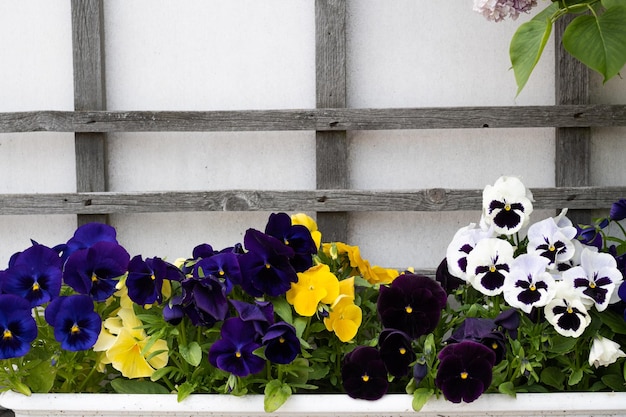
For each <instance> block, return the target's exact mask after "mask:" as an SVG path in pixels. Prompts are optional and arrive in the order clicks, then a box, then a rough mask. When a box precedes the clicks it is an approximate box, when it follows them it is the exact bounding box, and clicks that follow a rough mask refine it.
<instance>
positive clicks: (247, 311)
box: [229, 299, 274, 335]
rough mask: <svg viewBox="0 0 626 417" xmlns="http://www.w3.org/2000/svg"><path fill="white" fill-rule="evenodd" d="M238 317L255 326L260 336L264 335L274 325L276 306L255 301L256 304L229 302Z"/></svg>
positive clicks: (267, 302)
mask: <svg viewBox="0 0 626 417" xmlns="http://www.w3.org/2000/svg"><path fill="white" fill-rule="evenodd" d="M229 301H230V304H231V305H232V306H233V307H234V308H235V311H236V312H237V315H238V316H239V318H240V319H241V320H243V321H249V322H251V323H252V324H253V325H254V329H255V331H256V332H257V334H258V335H263V334H265V332H266V331H267V329H268V327H269V326H271V325H272V324H274V305H273V304H272V303H271V302H269V301H260V300H255V301H254V304H252V303H247V302H245V301H240V300H234V299H231V300H229Z"/></svg>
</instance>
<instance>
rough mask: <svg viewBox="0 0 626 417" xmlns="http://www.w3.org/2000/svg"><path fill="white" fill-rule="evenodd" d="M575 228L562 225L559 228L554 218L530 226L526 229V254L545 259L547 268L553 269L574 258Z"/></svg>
mask: <svg viewBox="0 0 626 417" xmlns="http://www.w3.org/2000/svg"><path fill="white" fill-rule="evenodd" d="M575 237H576V228H575V227H573V226H567V225H564V226H563V227H559V226H558V225H557V222H556V220H555V219H554V218H552V217H549V218H547V219H544V220H542V221H539V222H537V223H534V224H532V225H531V226H530V227H529V228H528V249H527V251H528V253H534V254H537V255H541V256H543V257H545V258H547V259H548V260H549V261H550V263H549V264H548V267H549V268H550V269H554V268H555V267H556V266H557V265H558V264H561V263H565V262H567V261H569V260H570V259H572V258H573V257H574V250H575V247H574V242H572V239H574V238H575Z"/></svg>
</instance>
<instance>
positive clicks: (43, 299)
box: [1, 244, 62, 307]
mask: <svg viewBox="0 0 626 417" xmlns="http://www.w3.org/2000/svg"><path fill="white" fill-rule="evenodd" d="M61 266H62V261H61V258H59V255H58V253H56V252H55V251H54V250H53V249H50V248H48V247H47V246H44V245H39V244H36V245H33V246H31V247H30V248H28V249H26V250H25V251H23V252H19V253H17V254H15V255H14V256H13V257H12V259H11V263H10V266H9V268H8V269H7V270H5V271H4V273H3V274H2V276H1V278H2V280H3V282H2V284H1V287H2V292H4V293H7V294H14V295H17V296H19V297H22V298H24V299H26V300H28V302H29V303H30V306H31V307H35V306H39V305H42V304H44V303H47V302H48V301H50V300H53V299H54V298H56V297H58V296H59V293H60V291H61V281H62V272H61Z"/></svg>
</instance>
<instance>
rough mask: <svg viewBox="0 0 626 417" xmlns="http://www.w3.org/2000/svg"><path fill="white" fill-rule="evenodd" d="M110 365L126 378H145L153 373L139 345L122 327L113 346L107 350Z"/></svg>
mask: <svg viewBox="0 0 626 417" xmlns="http://www.w3.org/2000/svg"><path fill="white" fill-rule="evenodd" d="M107 358H108V359H109V360H110V361H111V365H113V367H114V368H115V369H117V370H118V371H120V372H121V373H122V375H123V376H124V377H126V378H147V377H150V376H151V375H152V374H153V373H154V369H153V368H152V367H151V366H150V364H149V363H148V361H147V360H146V358H145V357H144V356H143V355H142V354H141V346H140V344H139V343H138V342H137V340H136V339H135V338H134V337H133V336H132V334H131V332H130V331H129V330H128V329H122V331H121V332H120V334H119V335H117V339H116V341H115V343H114V344H113V346H111V348H110V349H109V350H108V351H107Z"/></svg>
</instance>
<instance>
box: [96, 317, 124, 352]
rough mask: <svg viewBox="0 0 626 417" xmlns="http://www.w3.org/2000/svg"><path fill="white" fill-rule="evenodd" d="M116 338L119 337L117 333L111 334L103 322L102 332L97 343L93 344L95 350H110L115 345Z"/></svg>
mask: <svg viewBox="0 0 626 417" xmlns="http://www.w3.org/2000/svg"><path fill="white" fill-rule="evenodd" d="M120 323H121V321H120ZM120 328H121V327H120ZM116 338H117V337H116V336H115V335H113V334H111V333H110V332H109V331H108V330H107V329H105V328H104V324H103V325H102V329H101V330H100V334H99V335H98V340H96V343H95V344H94V345H93V350H94V351H95V352H104V351H106V350H109V349H110V348H111V346H113V344H114V343H115V339H116Z"/></svg>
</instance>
